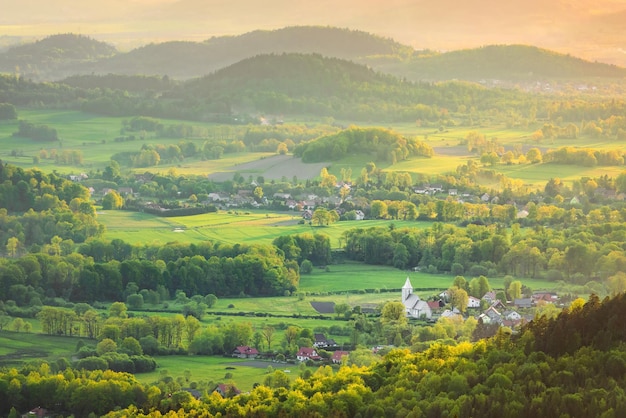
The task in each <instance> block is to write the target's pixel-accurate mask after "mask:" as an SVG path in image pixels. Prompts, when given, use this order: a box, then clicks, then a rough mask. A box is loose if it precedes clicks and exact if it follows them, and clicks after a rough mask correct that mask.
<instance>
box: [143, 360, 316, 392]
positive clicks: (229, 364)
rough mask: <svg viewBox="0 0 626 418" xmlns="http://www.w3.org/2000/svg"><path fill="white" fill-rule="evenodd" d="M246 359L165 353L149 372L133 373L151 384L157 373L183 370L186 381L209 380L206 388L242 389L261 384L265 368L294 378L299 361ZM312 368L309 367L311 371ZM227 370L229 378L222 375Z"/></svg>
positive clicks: (159, 374)
mask: <svg viewBox="0 0 626 418" xmlns="http://www.w3.org/2000/svg"><path fill="white" fill-rule="evenodd" d="M246 361H247V360H243V359H237V358H230V357H216V356H212V357H209V356H167V357H158V358H157V369H156V370H155V371H154V372H151V373H142V374H138V375H136V378H137V380H139V381H140V382H142V383H145V384H151V383H154V382H156V381H158V380H159V378H160V377H161V373H163V374H167V375H169V376H172V377H178V376H185V372H191V377H190V379H189V382H194V381H195V382H204V383H207V384H208V383H210V382H213V384H212V385H209V388H210V387H211V386H213V385H215V384H217V383H223V382H234V383H235V385H236V386H237V388H238V389H240V390H241V391H243V392H246V391H250V390H252V387H253V385H254V383H262V382H263V380H265V377H266V376H267V375H268V368H269V367H270V366H271V368H272V369H273V370H283V371H285V373H287V375H288V376H289V377H290V378H291V379H292V380H294V379H295V378H296V377H297V376H298V374H299V371H300V365H299V364H286V363H273V362H269V361H265V362H260V361H258V360H256V361H255V363H256V364H258V365H259V366H263V365H264V364H267V366H266V367H254V366H247V365H245V362H246ZM313 369H314V368H312V370H313ZM227 373H229V374H230V375H231V377H228V378H227V377H226V374H227Z"/></svg>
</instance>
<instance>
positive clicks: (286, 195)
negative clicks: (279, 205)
mask: <svg viewBox="0 0 626 418" xmlns="http://www.w3.org/2000/svg"><path fill="white" fill-rule="evenodd" d="M272 197H273V198H274V199H279V200H289V199H291V194H289V193H274V195H273V196H272Z"/></svg>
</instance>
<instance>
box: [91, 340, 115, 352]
mask: <svg viewBox="0 0 626 418" xmlns="http://www.w3.org/2000/svg"><path fill="white" fill-rule="evenodd" d="M116 351H117V344H116V343H115V341H113V340H112V339H110V338H105V339H103V340H102V341H100V342H99V343H98V345H97V346H96V352H97V353H98V355H99V356H101V355H103V354H105V353H114V352H116Z"/></svg>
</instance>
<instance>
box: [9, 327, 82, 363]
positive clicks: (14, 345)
mask: <svg viewBox="0 0 626 418" xmlns="http://www.w3.org/2000/svg"><path fill="white" fill-rule="evenodd" d="M79 340H80V338H77V337H61V336H53V335H44V334H38V333H25V332H19V333H18V332H12V331H0V367H19V366H20V365H22V364H24V363H25V362H28V361H31V360H45V361H47V362H49V363H51V362H54V361H56V360H57V359H59V358H61V357H65V358H67V359H69V358H70V357H71V356H72V354H73V353H74V352H75V351H76V344H77V343H78V341H79Z"/></svg>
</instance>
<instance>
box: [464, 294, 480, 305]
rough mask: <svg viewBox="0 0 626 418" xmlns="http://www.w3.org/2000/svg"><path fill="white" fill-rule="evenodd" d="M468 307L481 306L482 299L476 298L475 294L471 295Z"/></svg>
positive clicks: (468, 299)
mask: <svg viewBox="0 0 626 418" xmlns="http://www.w3.org/2000/svg"><path fill="white" fill-rule="evenodd" d="M467 307H468V308H480V299H478V298H475V297H474V296H470V297H468V298H467Z"/></svg>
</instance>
